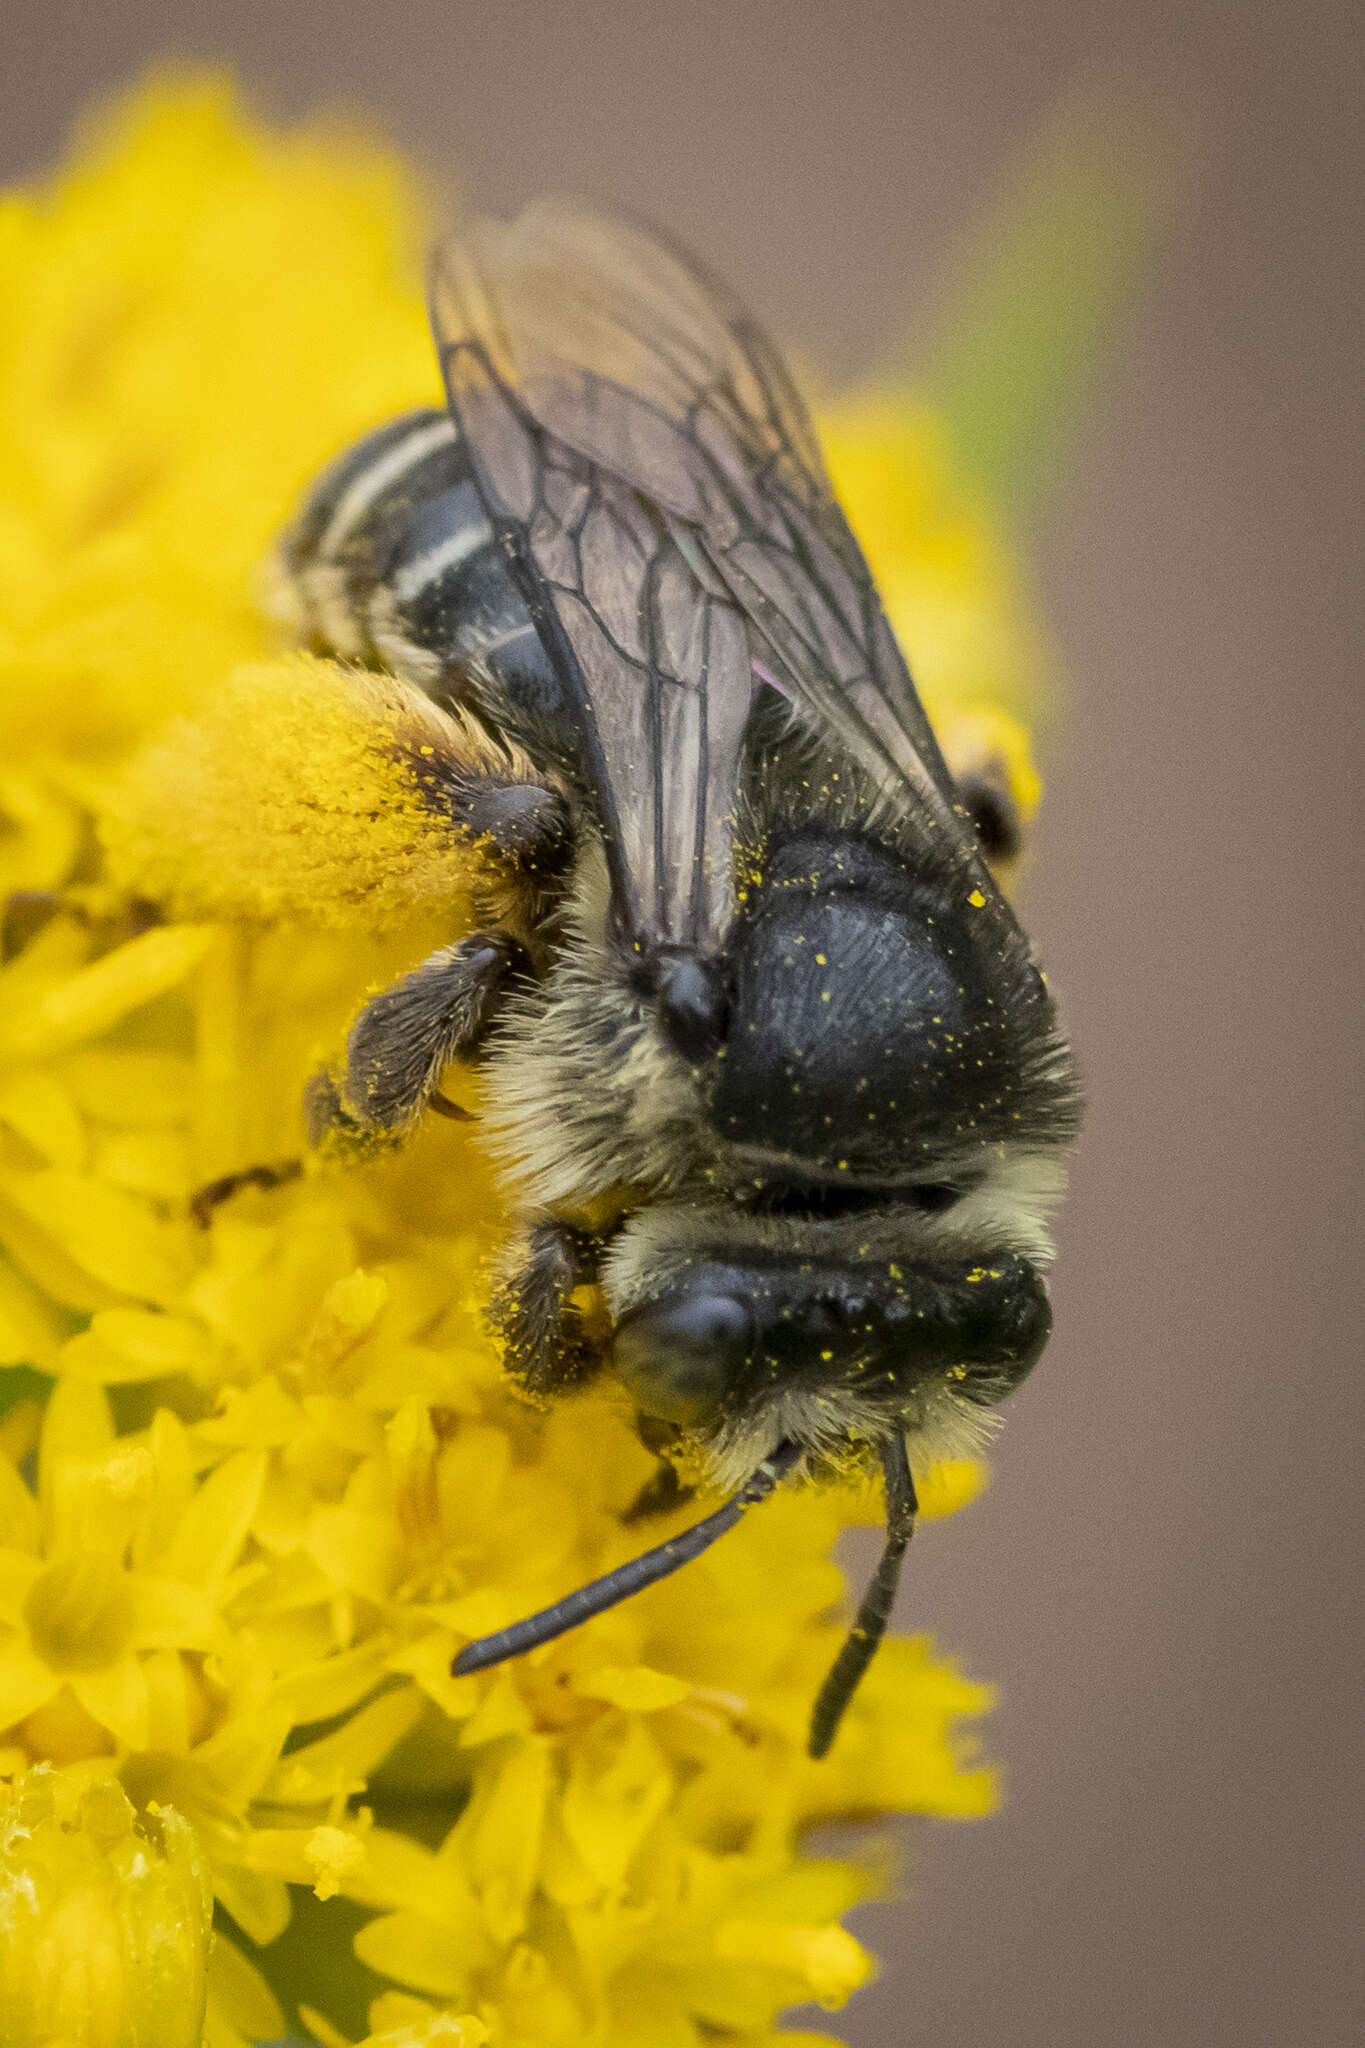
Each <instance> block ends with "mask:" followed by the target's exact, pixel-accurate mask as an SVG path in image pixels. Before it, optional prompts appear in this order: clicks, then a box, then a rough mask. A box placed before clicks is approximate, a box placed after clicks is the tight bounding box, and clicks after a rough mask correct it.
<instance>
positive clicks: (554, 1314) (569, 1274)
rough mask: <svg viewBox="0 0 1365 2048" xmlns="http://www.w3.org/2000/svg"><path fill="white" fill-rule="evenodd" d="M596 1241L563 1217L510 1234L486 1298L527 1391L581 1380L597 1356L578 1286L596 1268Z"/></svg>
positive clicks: (511, 1367) (511, 1366)
mask: <svg viewBox="0 0 1365 2048" xmlns="http://www.w3.org/2000/svg"><path fill="white" fill-rule="evenodd" d="M597 1251H598V1247H597V1244H596V1242H595V1241H594V1240H593V1239H592V1238H591V1237H589V1236H588V1234H587V1233H586V1232H584V1231H581V1230H575V1229H573V1228H572V1226H571V1225H569V1224H567V1223H558V1222H555V1221H553V1220H548V1221H545V1222H540V1223H533V1224H531V1225H529V1226H528V1228H527V1229H526V1230H525V1232H524V1233H523V1234H522V1235H521V1236H520V1237H518V1238H516V1239H515V1240H514V1241H513V1244H512V1246H511V1247H510V1250H509V1253H508V1255H507V1258H506V1261H505V1263H504V1266H503V1277H502V1280H501V1282H500V1284H499V1285H498V1287H497V1288H496V1289H495V1291H494V1294H493V1299H492V1301H491V1303H490V1304H489V1320H490V1322H491V1323H492V1325H493V1328H494V1330H495V1331H496V1333H497V1335H498V1336H499V1337H500V1338H501V1340H502V1346H503V1356H504V1361H505V1364H506V1367H507V1370H508V1372H509V1373H510V1374H511V1376H512V1378H513V1379H514V1380H516V1381H517V1383H518V1385H520V1386H522V1387H524V1388H525V1390H526V1392H527V1393H528V1394H548V1393H553V1392H556V1391H558V1389H560V1388H561V1387H564V1386H567V1385H568V1384H569V1383H570V1382H571V1381H575V1380H582V1379H585V1378H587V1377H588V1375H589V1374H590V1373H592V1372H594V1371H595V1370H596V1369H597V1367H598V1366H599V1365H600V1364H601V1362H602V1353H601V1351H600V1348H599V1347H598V1346H596V1345H594V1343H593V1342H592V1339H591V1337H590V1336H589V1334H588V1331H587V1329H586V1327H585V1325H584V1320H583V1314H582V1311H581V1309H580V1308H579V1307H578V1305H577V1303H576V1302H575V1301H574V1298H573V1296H574V1291H575V1289H576V1288H578V1287H580V1286H582V1285H584V1284H585V1283H587V1282H589V1281H591V1280H593V1279H594V1278H595V1277H596V1272H597Z"/></svg>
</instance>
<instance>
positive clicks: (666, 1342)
mask: <svg viewBox="0 0 1365 2048" xmlns="http://www.w3.org/2000/svg"><path fill="white" fill-rule="evenodd" d="M752 1343H753V1320H752V1317H751V1315H750V1313H749V1310H748V1308H747V1307H746V1306H745V1304H744V1303H743V1302H742V1301H739V1300H737V1299H736V1298H735V1296H734V1295H732V1294H718V1293H712V1292H711V1291H710V1290H709V1289H701V1288H699V1289H697V1290H695V1291H694V1292H691V1293H687V1294H682V1295H674V1296H672V1297H668V1298H665V1299H664V1300H663V1301H657V1302H650V1303H648V1304H647V1305H646V1306H645V1307H644V1308H640V1309H636V1310H635V1311H634V1312H633V1313H632V1314H630V1315H628V1316H626V1317H625V1318H624V1320H623V1321H622V1323H621V1324H620V1326H619V1328H618V1329H617V1332H616V1336H615V1339H614V1342H613V1346H612V1357H613V1362H614V1364H615V1366H616V1370H617V1372H618V1373H619V1374H620V1376H621V1379H622V1381H623V1382H624V1384H625V1386H626V1388H627V1390H628V1391H629V1392H630V1393H631V1394H632V1395H634V1397H635V1399H636V1401H637V1402H638V1403H639V1405H640V1407H641V1409H642V1410H643V1412H644V1413H645V1414H646V1415H649V1416H654V1417H657V1418H658V1419H659V1420H660V1421H663V1422H675V1423H678V1424H680V1425H681V1426H682V1427H683V1428H688V1427H690V1426H692V1425H694V1424H696V1423H700V1422H704V1421H707V1420H710V1419H711V1418H713V1417H714V1416H716V1415H717V1414H718V1413H719V1412H720V1409H721V1407H722V1406H723V1405H724V1401H725V1397H726V1394H727V1392H728V1391H729V1390H730V1388H731V1386H732V1384H733V1382H734V1380H735V1378H736V1376H737V1374H739V1373H740V1372H741V1371H742V1370H743V1368H744V1366H745V1364H746V1363H747V1361H748V1357H749V1352H750V1349H751V1347H752Z"/></svg>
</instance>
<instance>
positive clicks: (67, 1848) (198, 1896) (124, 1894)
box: [0, 1767, 213, 2048]
mask: <svg viewBox="0 0 1365 2048" xmlns="http://www.w3.org/2000/svg"><path fill="white" fill-rule="evenodd" d="M212 1903H213V1895H212V1892H211V1891H210V1888H209V1884H208V1879H207V1875H206V1873H205V1870H204V1865H203V1858H202V1857H201V1855H200V1853H199V1849H198V1846H197V1844H196V1842H195V1839H194V1835H193V1833H192V1832H191V1830H190V1829H189V1827H188V1826H187V1825H186V1823H185V1822H184V1821H183V1820H182V1819H181V1817H180V1815H179V1814H177V1813H175V1812H173V1811H172V1810H171V1809H170V1808H169V1807H166V1808H160V1809H157V1808H153V1809H150V1810H149V1811H146V1812H144V1813H143V1814H142V1815H141V1816H139V1815H137V1814H136V1813H135V1812H134V1810H133V1807H132V1805H131V1804H130V1802H129V1800H128V1797H127V1795H126V1794H125V1793H124V1792H122V1791H121V1790H120V1789H119V1787H118V1785H117V1784H113V1783H111V1782H110V1781H109V1780H107V1779H98V1778H97V1779H94V1780H93V1781H92V1782H91V1783H89V1784H88V1785H86V1786H85V1787H84V1789H82V1788H81V1786H80V1783H79V1780H78V1779H77V1778H76V1777H74V1776H70V1777H63V1776H62V1775H61V1774H59V1773H56V1772H53V1771H52V1770H51V1769H50V1768H48V1767H43V1768H40V1769H38V1770H34V1771H30V1772H29V1773H28V1774H27V1776H26V1777H24V1778H23V1779H21V1780H20V1782H19V1785H18V1788H17V1789H16V1790H14V1791H11V1790H10V1789H9V1788H7V1787H0V2043H3V2044H4V2048H47V2044H50V2043H55V2042H61V2043H67V2042H71V2043H75V2042H80V2043H81V2044H83V2048H84V2044H87V2043H88V2044H89V2048H198V2044H199V2041H200V2036H201V2028H202V2026H203V2020H204V1999H205V1961H206V1958H207V1954H208V1944H209V1927H210V1914H211V1911H212Z"/></svg>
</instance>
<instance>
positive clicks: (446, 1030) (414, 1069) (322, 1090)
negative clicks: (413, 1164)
mask: <svg viewBox="0 0 1365 2048" xmlns="http://www.w3.org/2000/svg"><path fill="white" fill-rule="evenodd" d="M527 967H528V962H527V958H526V954H525V952H524V950H523V948H522V946H521V945H520V944H519V942H518V941H517V940H516V939H514V938H512V937H511V936H510V934H509V933H507V932H504V931H487V932H471V933H470V935H469V937H468V938H466V939H460V940H459V941H458V942H457V943H456V944H455V945H453V946H442V947H440V948H439V950H438V951H436V952H435V953H433V954H432V955H431V957H430V958H429V959H427V960H424V961H423V962H422V964H421V966H420V967H415V968H414V969H413V970H412V972H411V974H405V975H404V976H403V977H402V979H401V981H396V982H394V983H393V984H392V986H391V987H389V988H386V989H382V990H381V991H380V993H379V994H378V995H377V996H371V998H370V1000H369V1002H368V1003H366V1005H365V1007H364V1009H363V1010H362V1011H361V1012H360V1015H359V1016H358V1017H357V1018H356V1020H355V1022H354V1024H353V1025H352V1026H351V1029H350V1033H349V1035H348V1037H347V1040H346V1058H345V1062H344V1067H343V1071H342V1073H341V1074H340V1075H339V1076H336V1075H328V1074H323V1075H320V1076H318V1077H317V1079H315V1081H314V1082H313V1083H312V1085H311V1087H310V1089H309V1092H308V1102H307V1110H308V1120H309V1137H310V1139H311V1141H312V1143H313V1144H315V1145H316V1144H318V1143H320V1142H321V1140H322V1139H323V1138H324V1137H325V1136H326V1135H327V1134H328V1133H329V1132H330V1131H333V1130H337V1129H341V1130H345V1129H347V1128H350V1129H351V1130H352V1131H355V1132H358V1133H369V1134H372V1133H376V1132H388V1133H397V1132H399V1131H403V1130H406V1129H407V1128H408V1127H409V1125H411V1124H413V1123H415V1122H416V1121H417V1119H418V1117H420V1116H421V1115H422V1113H423V1111H424V1110H425V1109H426V1107H427V1105H428V1103H429V1102H430V1101H431V1099H432V1097H433V1095H434V1094H435V1092H436V1084H437V1082H438V1081H439V1080H440V1077H441V1069H442V1067H444V1066H445V1065H446V1063H447V1062H448V1061H450V1060H456V1059H468V1058H470V1057H471V1055H472V1054H474V1053H476V1052H477V1051H478V1049H479V1047H480V1045H481V1044H482V1042H483V1040H484V1039H485V1038H486V1036H487V1034H488V1031H489V1029H490V1027H491V1025H492V1023H493V1019H494V1015H495V1013H496V1010H497V1006H498V1002H499V1000H500V998H501V997H502V995H503V994H504V992H505V990H506V986H507V983H508V982H509V980H511V979H513V978H514V977H515V976H517V975H518V974H521V973H524V972H526V970H527Z"/></svg>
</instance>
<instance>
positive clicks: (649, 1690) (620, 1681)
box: [577, 1664, 692, 1714]
mask: <svg viewBox="0 0 1365 2048" xmlns="http://www.w3.org/2000/svg"><path fill="white" fill-rule="evenodd" d="M577 1685H578V1690H579V1691H580V1692H584V1693H587V1694H588V1696H589V1698H590V1699H595V1700H609V1701H610V1703H611V1704H612V1706H614V1707H624V1708H626V1709H627V1711H628V1712H630V1713H632V1714H652V1713H656V1712H657V1711H658V1710H659V1708H660V1707H675V1706H677V1704H678V1702H679V1701H680V1700H685V1699H686V1698H687V1696H688V1694H689V1693H690V1692H691V1691H692V1687H691V1686H690V1685H689V1684H688V1682H687V1680H686V1679H685V1678H675V1677H674V1676H673V1674H672V1672H670V1671H655V1670H652V1669H651V1667H650V1666H649V1665H648V1664H599V1665H597V1666H596V1667H595V1668H594V1669H593V1670H591V1671H588V1672H585V1673H584V1674H583V1676H582V1677H580V1678H579V1679H578V1681H577Z"/></svg>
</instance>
